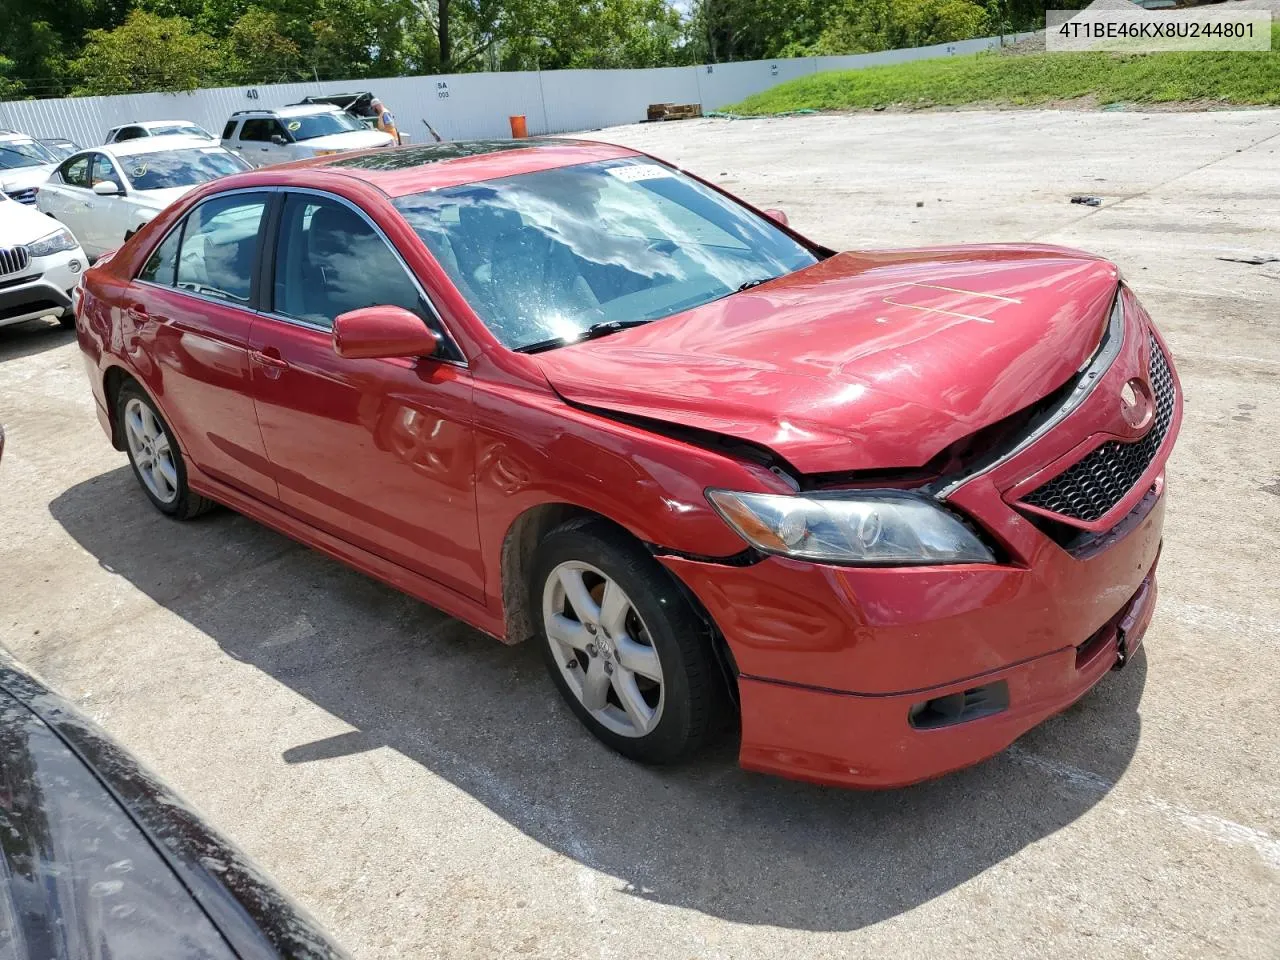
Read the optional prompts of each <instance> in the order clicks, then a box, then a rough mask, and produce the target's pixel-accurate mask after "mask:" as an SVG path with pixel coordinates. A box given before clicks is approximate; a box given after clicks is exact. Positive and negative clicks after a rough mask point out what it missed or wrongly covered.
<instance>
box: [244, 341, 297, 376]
mask: <svg viewBox="0 0 1280 960" xmlns="http://www.w3.org/2000/svg"><path fill="white" fill-rule="evenodd" d="M249 359H250V360H252V361H253V362H254V363H256V364H257V365H258V366H260V367H262V373H263V375H264V376H265V377H266V378H267V379H268V380H279V379H280V374H281V372H282V371H284V370H288V369H289V361H288V360H286V359H285V358H284V357H282V356H280V351H279V350H277V349H276V348H275V347H268V348H267V349H266V351H262V350H251V351H250V352H249Z"/></svg>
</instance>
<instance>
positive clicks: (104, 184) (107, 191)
mask: <svg viewBox="0 0 1280 960" xmlns="http://www.w3.org/2000/svg"><path fill="white" fill-rule="evenodd" d="M93 192H94V193H96V194H97V195H98V196H100V197H118V196H120V194H121V193H123V192H124V191H122V190H121V189H120V184H118V183H116V182H115V181H114V180H99V181H98V182H97V183H95V184H94V185H93Z"/></svg>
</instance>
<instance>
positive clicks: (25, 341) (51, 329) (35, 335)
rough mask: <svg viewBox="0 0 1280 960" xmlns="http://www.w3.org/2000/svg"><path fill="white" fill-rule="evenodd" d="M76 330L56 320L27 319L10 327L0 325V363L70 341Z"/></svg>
mask: <svg viewBox="0 0 1280 960" xmlns="http://www.w3.org/2000/svg"><path fill="white" fill-rule="evenodd" d="M75 338H76V332H75V331H74V330H70V329H68V328H66V327H63V326H61V325H60V324H59V323H58V321H57V320H51V319H48V318H46V319H44V320H28V321H26V322H25V323H15V324H14V325H13V326H11V327H0V363H4V362H5V361H6V360H18V359H21V358H22V357H29V356H31V355H32V354H35V353H43V352H44V351H46V350H52V349H53V348H54V347H60V346H62V345H63V344H64V343H71V342H72V341H74V340H75Z"/></svg>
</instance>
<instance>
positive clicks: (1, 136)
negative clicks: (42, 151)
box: [0, 130, 35, 143]
mask: <svg viewBox="0 0 1280 960" xmlns="http://www.w3.org/2000/svg"><path fill="white" fill-rule="evenodd" d="M34 139H35V137H33V136H31V135H30V134H26V133H18V131H16V130H0V140H7V141H9V142H10V143H13V142H15V141H17V140H34Z"/></svg>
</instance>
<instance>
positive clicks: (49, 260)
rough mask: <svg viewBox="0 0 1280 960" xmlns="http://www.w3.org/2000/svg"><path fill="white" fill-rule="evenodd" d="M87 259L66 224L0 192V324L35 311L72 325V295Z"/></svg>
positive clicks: (36, 315)
mask: <svg viewBox="0 0 1280 960" xmlns="http://www.w3.org/2000/svg"><path fill="white" fill-rule="evenodd" d="M87 263H88V259H87V258H86V257H85V255H84V251H83V250H81V249H80V244H78V243H76V238H75V237H73V236H72V235H71V231H70V230H68V229H67V228H66V227H64V226H62V225H61V224H60V223H58V221H57V220H54V219H52V218H50V217H46V216H45V215H44V214H43V213H40V212H39V211H37V210H36V209H35V208H34V207H28V206H25V205H24V204H21V203H18V202H17V201H15V200H11V199H9V198H8V197H6V196H5V195H4V194H3V193H0V327H7V326H8V325H9V324H11V323H22V322H23V321H24V320H38V319H39V318H40V317H57V318H58V322H59V323H61V324H62V325H63V326H64V327H71V326H75V322H76V321H75V317H74V315H73V313H72V298H73V295H74V293H75V288H76V284H78V283H79V282H80V274H81V271H83V270H84V268H85V264H87Z"/></svg>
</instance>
